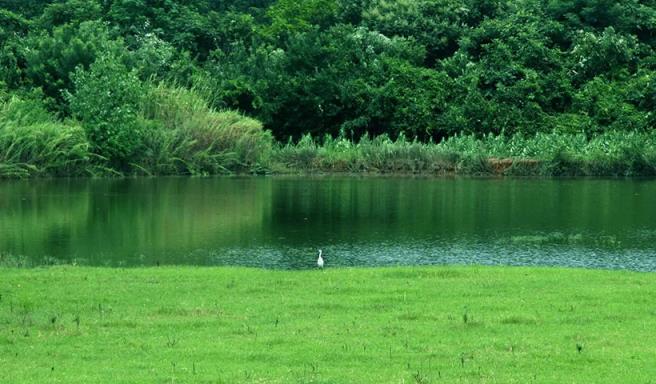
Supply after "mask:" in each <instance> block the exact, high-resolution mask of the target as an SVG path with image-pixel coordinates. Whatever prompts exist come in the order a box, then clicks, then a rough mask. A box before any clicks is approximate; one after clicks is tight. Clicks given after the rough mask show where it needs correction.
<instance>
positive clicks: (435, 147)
mask: <svg viewBox="0 0 656 384" xmlns="http://www.w3.org/2000/svg"><path fill="white" fill-rule="evenodd" d="M273 159H274V164H275V167H276V168H277V169H279V171H280V172H293V171H304V172H373V173H430V174H469V175H494V174H500V175H517V176H528V175H532V176H652V175H656V134H655V133H652V132H643V133H640V132H614V131H611V132H607V133H603V134H601V135H598V136H595V137H593V138H587V137H586V136H585V135H583V134H563V133H538V134H536V135H534V136H530V137H525V136H521V135H515V136H510V137H508V136H503V135H497V136H493V135H490V136H485V137H482V138H477V137H475V136H472V135H458V136H454V137H452V138H449V139H447V140H444V141H442V142H440V143H437V144H435V143H420V142H417V141H410V140H408V139H406V138H405V137H403V136H401V137H399V138H398V139H396V140H392V139H390V138H389V137H387V136H378V137H376V138H373V139H371V138H369V137H366V136H365V137H363V138H362V139H360V140H359V141H358V142H352V141H350V140H348V139H344V138H337V139H333V138H330V137H326V138H324V139H323V140H317V139H315V138H312V137H311V136H309V135H306V136H304V137H303V138H302V139H301V140H300V141H299V142H298V143H295V144H294V143H291V142H289V143H287V144H285V145H280V146H278V148H277V149H276V150H275V153H274V155H273Z"/></svg>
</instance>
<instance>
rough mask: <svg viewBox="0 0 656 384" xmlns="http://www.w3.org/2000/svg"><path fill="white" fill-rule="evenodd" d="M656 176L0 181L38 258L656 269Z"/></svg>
mask: <svg viewBox="0 0 656 384" xmlns="http://www.w3.org/2000/svg"><path fill="white" fill-rule="evenodd" d="M655 245H656V181H652V180H528V179H428V178H417V179H414V178H310V179H308V178H275V177H274V178H271V177H266V178H265V177H261V178H153V179H127V180H86V179H84V180H28V181H2V182H0V254H3V255H4V257H5V258H6V257H7V255H20V256H24V257H26V258H27V259H28V260H30V261H31V262H32V263H33V264H40V263H52V262H66V263H70V262H75V263H78V264H85V265H108V266H135V265H158V264H159V265H165V264H193V265H247V266H257V267H267V268H310V267H312V266H313V265H314V260H315V258H316V256H315V252H316V250H317V249H318V248H321V249H323V251H324V254H325V257H326V262H327V265H328V266H349V265H367V266H377V265H399V264H405V265H418V264H453V263H457V264H470V263H475V264H508V265H561V266H580V267H591V268H628V269H635V270H645V271H654V270H656V248H655Z"/></svg>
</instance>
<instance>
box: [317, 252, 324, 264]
mask: <svg viewBox="0 0 656 384" xmlns="http://www.w3.org/2000/svg"><path fill="white" fill-rule="evenodd" d="M317 266H318V267H319V268H323V257H321V250H319V258H318V259H317Z"/></svg>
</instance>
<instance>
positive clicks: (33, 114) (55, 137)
mask: <svg viewBox="0 0 656 384" xmlns="http://www.w3.org/2000/svg"><path fill="white" fill-rule="evenodd" d="M89 160H90V157H89V143H88V141H87V139H86V137H85V135H84V131H83V130H82V128H81V127H80V126H78V125H76V124H73V123H62V122H57V121H56V120H55V119H54V118H53V117H52V116H51V115H50V114H49V113H48V112H47V111H46V110H45V108H43V106H42V105H41V104H40V103H39V102H36V101H31V100H21V99H19V98H17V97H12V98H10V99H9V100H7V101H5V102H4V103H2V104H0V177H29V176H73V175H83V174H87V173H88V172H89V171H90V167H89V165H90V161H89Z"/></svg>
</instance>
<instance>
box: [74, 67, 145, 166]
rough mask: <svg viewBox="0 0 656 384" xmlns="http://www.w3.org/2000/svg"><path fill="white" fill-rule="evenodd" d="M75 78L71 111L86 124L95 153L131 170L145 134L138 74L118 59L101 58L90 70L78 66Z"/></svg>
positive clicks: (141, 90) (140, 85)
mask: <svg viewBox="0 0 656 384" xmlns="http://www.w3.org/2000/svg"><path fill="white" fill-rule="evenodd" d="M72 79H73V82H74V84H75V91H74V93H73V94H70V95H69V96H68V101H69V103H70V108H71V112H72V115H73V117H74V118H76V119H78V120H79V121H80V122H81V123H82V125H83V127H84V129H85V131H86V133H87V137H88V138H89V141H90V143H91V146H92V151H93V152H94V153H96V154H98V155H102V156H103V157H105V158H106V159H107V161H108V163H109V164H110V165H111V166H112V167H114V168H116V169H119V170H124V169H127V166H128V164H129V163H130V162H131V161H133V160H134V159H135V158H137V157H138V154H139V151H140V149H141V147H142V140H143V136H144V134H145V133H144V127H143V126H142V124H140V122H139V120H138V119H137V116H138V108H139V105H140V104H141V102H142V100H143V97H144V90H143V85H142V84H141V82H140V80H139V79H138V78H137V75H136V73H134V72H130V71H128V70H127V68H126V67H125V66H124V65H123V64H122V63H120V62H119V61H118V60H117V59H116V58H114V57H111V56H101V57H100V58H99V59H98V60H97V61H95V62H94V63H93V64H91V66H90V67H89V69H88V70H83V69H82V68H81V67H78V69H77V70H76V71H75V73H74V74H73V75H72Z"/></svg>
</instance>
